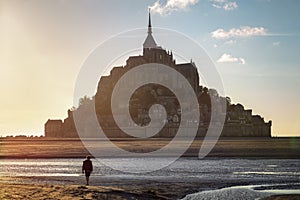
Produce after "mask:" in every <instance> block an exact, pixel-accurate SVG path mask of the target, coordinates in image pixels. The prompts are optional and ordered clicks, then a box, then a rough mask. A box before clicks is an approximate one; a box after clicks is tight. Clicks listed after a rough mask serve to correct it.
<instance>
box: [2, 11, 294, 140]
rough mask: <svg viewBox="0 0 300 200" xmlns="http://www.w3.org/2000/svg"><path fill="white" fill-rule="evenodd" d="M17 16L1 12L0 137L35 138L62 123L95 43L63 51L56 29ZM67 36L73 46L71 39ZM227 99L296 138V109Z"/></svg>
mask: <svg viewBox="0 0 300 200" xmlns="http://www.w3.org/2000/svg"><path fill="white" fill-rule="evenodd" d="M17 11H18V10H17V9H15V10H13V9H9V8H7V9H1V10H0V17H1V21H0V27H1V28H0V92H1V98H0V110H1V112H0V135H1V134H2V135H10V134H29V135H31V134H37V135H40V134H43V126H44V123H45V122H46V120H47V119H49V118H51V119H57V118H60V119H63V118H65V117H66V114H67V110H68V109H69V108H71V107H72V106H73V88H74V84H75V81H76V76H77V73H78V71H79V69H80V65H81V63H82V62H83V60H84V59H85V58H86V56H87V55H88V53H89V51H90V50H91V49H92V48H94V47H95V46H96V45H97V43H93V41H94V42H95V41H96V39H95V40H91V41H92V42H91V41H88V42H87V44H86V43H85V41H81V45H82V46H80V47H81V48H78V49H77V48H73V47H68V45H69V43H63V41H62V40H60V41H59V42H58V41H56V39H57V38H56V37H55V36H56V34H57V33H56V32H57V31H58V30H57V29H51V28H49V29H47V28H48V26H47V25H46V26H44V27H35V26H33V25H32V24H31V23H28V22H30V21H31V18H30V17H36V16H25V17H28V18H27V19H26V20H23V17H24V16H21V15H19V14H18V12H17ZM39 28H41V29H47V30H42V31H41V30H38V29H39ZM57 28H59V27H57ZM87 36H88V35H87ZM145 36H146V33H145ZM69 37H70V38H69V39H74V43H75V42H76V36H74V35H69ZM73 37H74V38H73ZM98 37H101V36H98ZM101 39H102V40H103V39H105V38H101ZM97 41H100V39H99V38H97ZM241 86H242V85H241ZM225 89H226V85H225ZM240 91H242V88H241V89H240ZM225 93H226V90H225ZM230 95H232V96H231V98H232V99H233V101H234V102H240V103H242V104H244V105H245V107H246V108H251V109H253V112H254V113H257V114H260V115H262V116H264V117H265V120H269V119H271V120H273V126H272V130H273V131H272V132H273V135H274V136H276V135H281V136H283V135H299V134H300V133H299V132H297V131H299V127H298V125H299V122H300V116H297V114H296V113H300V108H293V105H292V104H289V105H285V106H286V108H274V107H272V106H268V102H262V100H261V99H260V98H254V99H251V101H250V100H248V99H243V98H242V96H243V95H242V92H237V93H235V94H230ZM293 109H294V110H297V109H298V110H297V111H296V112H295V114H293V115H292V114H290V113H289V112H287V111H286V110H293ZM287 116H288V117H287Z"/></svg>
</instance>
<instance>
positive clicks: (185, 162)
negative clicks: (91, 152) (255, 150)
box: [0, 158, 300, 199]
mask: <svg viewBox="0 0 300 200" xmlns="http://www.w3.org/2000/svg"><path fill="white" fill-rule="evenodd" d="M137 159H138V162H140V163H141V165H145V168H146V169H147V168H149V169H151V164H152V163H153V162H158V163H159V162H160V161H161V159H164V158H151V159H146V158H112V159H102V160H101V161H102V162H99V161H97V160H93V164H94V172H93V174H92V176H93V179H94V180H95V181H94V184H95V185H98V184H99V185H101V184H103V182H101V181H99V182H97V181H96V180H100V179H101V180H103V179H106V180H117V181H122V180H125V181H126V180H148V181H173V182H194V183H196V184H197V183H198V182H203V181H207V182H222V183H227V182H231V183H237V184H238V183H243V186H238V185H237V186H235V187H225V188H223V189H218V190H216V188H211V191H203V192H200V193H196V194H191V195H189V196H187V197H186V199H210V198H213V199H224V198H225V199H226V198H228V197H232V196H235V197H236V198H243V199H256V198H261V197H264V196H269V195H271V194H288V193H300V184H299V183H300V159H229V158H222V159H219V158H207V159H202V160H199V159H197V158H180V159H179V160H177V161H176V162H174V163H173V164H171V165H170V166H168V167H165V168H163V169H161V170H158V171H154V172H150V173H141V174H135V173H124V172H122V171H116V170H113V169H111V168H110V167H107V166H105V163H114V164H117V165H120V166H121V168H122V169H124V171H128V169H129V168H130V169H132V170H133V171H134V169H135V167H136V166H135V165H133V164H132V163H134V162H133V161H137ZM82 161H83V160H82V159H1V160H0V177H1V176H2V177H5V176H6V177H7V176H8V177H19V176H25V177H58V179H50V178H44V179H43V182H47V183H49V182H51V181H52V182H53V183H54V182H55V180H58V181H60V183H61V182H64V181H65V182H68V181H69V182H70V181H72V180H75V181H74V182H75V183H76V180H78V178H79V176H82V173H81V166H82ZM76 177H78V178H76ZM97 177H98V179H97ZM80 179H82V178H80ZM74 182H73V183H74ZM55 183H56V182H55ZM297 183H298V184H297ZM260 184H265V185H260ZM278 184H280V185H279V186H278ZM225 185H226V184H225ZM245 185H246V186H245ZM247 185H248V186H247ZM223 187H224V186H223ZM205 190H207V189H205ZM236 195H240V196H236ZM200 197H201V198H200Z"/></svg>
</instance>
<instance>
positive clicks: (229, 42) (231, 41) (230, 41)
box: [224, 40, 236, 44]
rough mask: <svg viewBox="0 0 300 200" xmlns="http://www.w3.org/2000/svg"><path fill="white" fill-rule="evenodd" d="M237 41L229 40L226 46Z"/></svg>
mask: <svg viewBox="0 0 300 200" xmlns="http://www.w3.org/2000/svg"><path fill="white" fill-rule="evenodd" d="M235 43H236V40H228V41H226V42H225V43H224V44H235Z"/></svg>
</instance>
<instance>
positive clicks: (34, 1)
mask: <svg viewBox="0 0 300 200" xmlns="http://www.w3.org/2000/svg"><path fill="white" fill-rule="evenodd" d="M176 2H177V3H176ZM180 2H181V1H179V0H178V1H175V0H174V1H156V0H148V1H140V0H132V1H127V0H125V1H124V0H113V1H111V0H101V1H97V0H90V1H79V0H43V1H38V0H23V1H22V0H0V93H1V98H0V110H1V112H0V135H2V136H5V135H20V134H26V135H42V134H43V132H44V123H45V122H46V121H47V120H48V119H64V118H66V117H67V110H68V109H69V108H71V107H72V106H73V92H74V85H75V81H76V78H77V74H78V73H79V70H80V68H81V65H82V63H83V62H84V60H85V59H86V58H87V56H88V55H89V52H90V51H92V50H93V49H94V48H95V47H96V46H97V45H98V44H100V43H101V42H103V41H105V40H107V39H108V38H109V37H111V36H112V35H115V34H118V33H120V32H123V31H126V30H130V29H135V28H146V27H147V16H148V7H151V10H152V11H151V12H152V25H153V26H154V27H161V28H167V29H172V30H176V31H179V32H181V33H183V34H185V35H187V36H189V37H191V38H192V39H194V40H195V41H197V42H198V43H199V44H200V45H201V46H202V47H203V48H204V49H205V50H206V51H207V53H208V55H209V56H210V57H211V59H212V60H213V61H214V62H215V65H216V67H217V69H218V71H219V73H220V75H221V77H222V79H223V84H224V89H225V94H226V96H229V97H230V98H231V99H232V102H233V103H241V104H243V105H244V106H245V108H247V109H253V113H254V114H260V115H261V116H263V117H264V118H265V121H268V120H272V122H273V123H272V135H273V136H300V127H299V124H300V92H299V91H300V68H299V63H300V56H299V46H300V22H299V19H300V12H299V8H300V1H292V0H286V1H272V0H253V1H236V2H234V3H231V4H228V1H217V0H199V1H197V0H191V1H185V3H180ZM153 36H154V37H155V32H154V33H153ZM145 37H146V32H145V36H144V37H143V39H141V41H140V43H141V46H142V43H143V40H144V38H145ZM159 45H160V46H162V47H163V48H166V49H168V46H165V45H164V43H163V41H159ZM121 64H122V63H121ZM123 64H125V63H123ZM74 106H77V105H74Z"/></svg>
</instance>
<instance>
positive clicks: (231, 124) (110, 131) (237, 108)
mask: <svg viewBox="0 0 300 200" xmlns="http://www.w3.org/2000/svg"><path fill="white" fill-rule="evenodd" d="M146 63H161V64H164V65H168V66H170V67H172V68H173V69H175V70H177V71H178V72H180V73H181V74H182V75H183V76H184V77H185V78H186V79H187V80H188V81H189V83H190V85H191V86H192V88H193V89H194V91H195V94H196V95H197V97H198V102H199V109H200V113H201V114H200V119H199V128H198V133H197V137H203V136H205V134H206V131H207V129H208V125H209V123H210V117H211V99H210V95H211V94H213V95H214V96H217V98H218V101H224V102H226V103H225V104H226V106H224V107H220V108H218V109H221V110H222V112H223V113H224V114H225V115H226V119H225V124H224V128H223V131H222V134H221V136H230V137H244V136H245V137H247V136H250V137H271V125H272V123H271V121H269V122H265V121H264V118H262V117H261V116H259V115H252V110H246V109H245V108H244V107H243V106H242V105H241V104H236V105H234V104H231V102H230V98H229V97H221V96H219V95H218V93H217V91H216V90H214V89H208V88H207V87H203V86H201V85H199V83H200V80H199V75H198V71H197V68H196V66H195V63H193V62H190V63H182V64H177V63H176V61H175V59H174V57H173V54H172V52H169V51H166V50H165V49H163V48H161V47H160V46H158V45H157V44H156V42H155V40H154V38H153V36H152V27H151V18H150V13H149V22H148V35H147V38H146V40H145V42H144V43H143V55H139V56H131V57H129V58H128V59H127V61H126V65H125V66H120V67H114V68H113V69H112V70H111V71H110V75H109V76H102V77H101V78H100V81H99V83H98V89H97V93H96V94H95V96H93V97H92V98H88V97H83V98H82V99H80V102H79V106H78V108H76V109H72V110H68V117H67V118H66V119H64V121H62V120H51V119H49V120H48V121H47V122H46V123H45V137H60V138H75V137H78V134H77V131H76V128H75V124H74V119H73V114H74V112H82V113H84V110H85V108H86V107H87V106H95V108H96V114H97V118H98V121H99V124H100V125H101V127H102V129H103V131H104V132H105V134H106V135H107V136H108V137H111V138H113V137H115V138H119V137H131V136H128V135H127V134H125V133H124V132H122V131H121V130H120V129H119V128H118V126H117V124H116V123H115V121H114V118H113V116H112V110H111V95H112V91H113V88H114V86H115V84H116V83H117V81H118V80H119V79H120V77H121V76H122V75H123V74H125V73H126V72H127V71H128V70H130V69H132V68H133V67H136V66H139V65H141V64H146ZM167 77H168V75H166V78H167ZM175 84H180V83H175ZM178 87H180V85H178ZM153 104H161V105H164V107H165V109H166V112H167V122H164V123H165V125H164V127H163V129H162V130H161V131H160V132H159V133H158V134H156V135H155V136H153V137H163V138H169V137H174V135H176V131H177V129H178V127H179V124H180V123H188V122H182V121H181V112H180V105H179V102H178V100H177V98H176V96H175V95H174V94H173V93H172V92H171V91H170V90H169V89H168V88H165V87H164V86H161V85H158V84H147V85H144V86H142V87H140V88H138V89H137V90H136V91H135V92H134V94H133V95H132V97H131V99H130V102H129V108H130V110H129V111H130V115H131V117H132V119H133V121H134V122H135V124H138V125H140V126H145V125H147V124H148V123H149V122H150V118H149V115H148V111H149V108H150V107H151V105H153ZM88 118H89V116H86V120H88ZM161 123H163V122H161ZM130 125H132V124H128V126H130ZM96 136H97V133H87V137H96Z"/></svg>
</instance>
